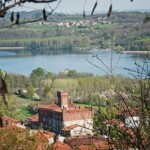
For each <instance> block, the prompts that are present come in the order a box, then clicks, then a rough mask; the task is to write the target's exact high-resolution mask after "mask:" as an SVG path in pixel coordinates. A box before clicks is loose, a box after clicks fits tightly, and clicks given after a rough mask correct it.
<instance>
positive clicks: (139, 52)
mask: <svg viewBox="0 0 150 150" xmlns="http://www.w3.org/2000/svg"><path fill="white" fill-rule="evenodd" d="M122 53H124V54H150V51H122Z"/></svg>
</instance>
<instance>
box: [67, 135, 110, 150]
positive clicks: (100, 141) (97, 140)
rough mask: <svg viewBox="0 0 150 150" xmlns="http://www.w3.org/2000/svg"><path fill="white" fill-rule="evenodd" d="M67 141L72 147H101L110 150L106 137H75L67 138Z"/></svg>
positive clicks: (86, 148)
mask: <svg viewBox="0 0 150 150" xmlns="http://www.w3.org/2000/svg"><path fill="white" fill-rule="evenodd" d="M66 143H67V144H68V145H69V146H70V147H71V148H77V147H78V148H79V149H81V150H89V149H101V150H108V149H109V145H108V142H107V140H106V139H105V138H102V137H82V138H79V137H78V138H74V139H66Z"/></svg>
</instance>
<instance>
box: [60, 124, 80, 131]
mask: <svg viewBox="0 0 150 150" xmlns="http://www.w3.org/2000/svg"><path fill="white" fill-rule="evenodd" d="M78 126H79V125H78V124H73V125H70V126H67V127H64V128H63V129H62V130H64V131H70V130H72V129H74V128H76V127H78Z"/></svg>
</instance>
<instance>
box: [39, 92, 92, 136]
mask: <svg viewBox="0 0 150 150" xmlns="http://www.w3.org/2000/svg"><path fill="white" fill-rule="evenodd" d="M57 97H58V102H57V103H56V104H51V105H47V106H41V107H39V109H38V115H39V122H40V123H41V124H42V127H43V128H44V129H51V130H52V131H53V132H55V133H57V134H61V135H63V136H81V135H92V134H93V132H92V131H93V114H94V113H93V109H92V108H81V107H80V106H76V105H74V104H72V103H69V102H68V93H67V92H66V91H58V92H57Z"/></svg>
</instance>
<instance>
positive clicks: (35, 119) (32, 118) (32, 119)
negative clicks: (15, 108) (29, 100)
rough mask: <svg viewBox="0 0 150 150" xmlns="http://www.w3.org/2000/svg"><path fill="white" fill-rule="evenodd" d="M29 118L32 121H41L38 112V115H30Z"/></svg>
mask: <svg viewBox="0 0 150 150" xmlns="http://www.w3.org/2000/svg"><path fill="white" fill-rule="evenodd" d="M28 119H29V120H30V121H32V122H38V121H39V115H38V114H36V115H33V116H30V117H28Z"/></svg>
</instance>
